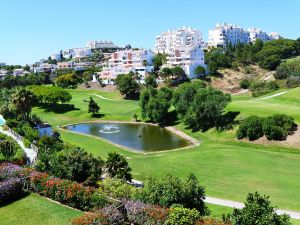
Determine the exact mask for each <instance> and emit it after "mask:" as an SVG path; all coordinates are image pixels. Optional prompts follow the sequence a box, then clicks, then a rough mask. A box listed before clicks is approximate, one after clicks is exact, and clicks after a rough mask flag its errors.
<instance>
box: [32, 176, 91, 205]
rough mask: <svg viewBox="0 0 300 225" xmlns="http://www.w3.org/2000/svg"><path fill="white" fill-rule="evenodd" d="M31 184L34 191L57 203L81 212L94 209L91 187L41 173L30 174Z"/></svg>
mask: <svg viewBox="0 0 300 225" xmlns="http://www.w3.org/2000/svg"><path fill="white" fill-rule="evenodd" d="M30 183H31V187H32V188H33V190H35V191H36V192H38V193H40V194H42V195H44V196H46V197H48V198H51V199H53V200H55V201H59V202H61V203H63V204H66V205H69V206H71V207H74V208H78V209H81V210H90V209H92V206H93V204H92V195H93V193H94V189H93V188H91V187H86V186H83V185H82V184H79V183H76V182H72V181H69V180H64V179H59V178H54V177H51V176H49V175H48V174H46V173H40V172H34V173H32V174H30Z"/></svg>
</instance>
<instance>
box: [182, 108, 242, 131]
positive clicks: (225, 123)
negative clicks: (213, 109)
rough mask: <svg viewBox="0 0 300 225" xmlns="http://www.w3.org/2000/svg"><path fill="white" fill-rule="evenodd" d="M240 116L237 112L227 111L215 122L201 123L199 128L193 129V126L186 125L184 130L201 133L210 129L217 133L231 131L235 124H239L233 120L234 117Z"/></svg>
mask: <svg viewBox="0 0 300 225" xmlns="http://www.w3.org/2000/svg"><path fill="white" fill-rule="evenodd" d="M239 114H240V112H237V111H233V112H232V111H229V112H227V113H225V114H223V115H222V116H221V117H220V118H219V119H218V120H217V121H209V120H207V121H203V122H202V124H200V125H199V127H195V126H193V125H188V126H186V127H185V129H191V130H192V132H197V131H202V132H206V131H208V130H209V129H211V128H214V127H215V128H216V129H217V130H219V131H225V130H231V129H233V127H234V126H235V125H237V124H239V121H238V120H235V119H236V117H237V116H238V115H239Z"/></svg>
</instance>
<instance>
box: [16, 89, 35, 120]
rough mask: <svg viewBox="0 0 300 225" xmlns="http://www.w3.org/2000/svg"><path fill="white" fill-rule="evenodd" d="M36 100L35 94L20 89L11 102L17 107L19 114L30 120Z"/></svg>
mask: <svg viewBox="0 0 300 225" xmlns="http://www.w3.org/2000/svg"><path fill="white" fill-rule="evenodd" d="M35 99H36V98H35V96H34V94H33V92H32V91H30V90H27V89H25V88H21V89H18V90H17V91H16V92H15V93H14V94H12V96H11V102H12V103H13V105H14V106H15V108H16V110H17V113H19V114H20V115H21V116H22V117H23V118H24V119H27V118H29V116H30V113H31V110H32V107H33V104H34V103H35Z"/></svg>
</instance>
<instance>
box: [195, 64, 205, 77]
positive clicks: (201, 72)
mask: <svg viewBox="0 0 300 225" xmlns="http://www.w3.org/2000/svg"><path fill="white" fill-rule="evenodd" d="M194 72H195V74H196V75H197V77H203V76H205V73H206V69H205V68H204V67H203V66H197V67H196V68H195V71H194Z"/></svg>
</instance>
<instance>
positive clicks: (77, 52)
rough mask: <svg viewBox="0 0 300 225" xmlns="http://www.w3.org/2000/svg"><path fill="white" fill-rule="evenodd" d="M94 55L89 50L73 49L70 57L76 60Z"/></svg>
mask: <svg viewBox="0 0 300 225" xmlns="http://www.w3.org/2000/svg"><path fill="white" fill-rule="evenodd" d="M90 55H92V50H91V49H89V48H72V49H70V50H69V56H72V58H74V59H80V58H84V57H88V56H90Z"/></svg>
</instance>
